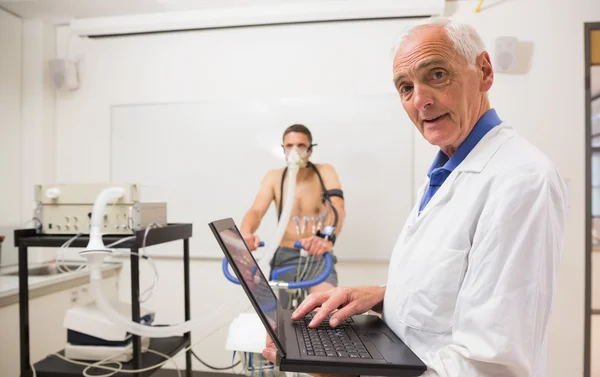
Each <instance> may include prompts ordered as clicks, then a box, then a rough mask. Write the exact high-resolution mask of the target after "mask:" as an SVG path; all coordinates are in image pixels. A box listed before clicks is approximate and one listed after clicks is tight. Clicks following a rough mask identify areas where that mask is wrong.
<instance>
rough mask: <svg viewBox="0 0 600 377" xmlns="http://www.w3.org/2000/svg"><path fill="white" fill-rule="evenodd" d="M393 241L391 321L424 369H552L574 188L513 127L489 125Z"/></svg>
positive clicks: (388, 296) (465, 375) (387, 305)
mask: <svg viewBox="0 0 600 377" xmlns="http://www.w3.org/2000/svg"><path fill="white" fill-rule="evenodd" d="M427 184H428V180H427V179H426V182H425V184H424V185H423V187H422V188H421V190H420V191H419V196H418V199H417V203H416V204H415V207H414V209H413V211H412V213H411V214H410V216H409V218H408V220H407V221H406V224H405V225H404V228H403V229H402V232H401V234H400V236H399V238H398V241H397V243H396V246H395V248H394V251H393V254H392V257H391V261H390V267H389V272H388V282H387V288H386V293H385V300H384V313H383V315H384V317H383V318H384V320H385V321H386V323H387V324H388V325H389V326H390V327H391V328H392V330H393V331H394V332H395V333H396V334H397V335H398V336H399V337H400V338H401V339H402V340H403V341H404V342H405V343H406V344H407V345H408V346H409V347H410V348H411V349H412V350H413V351H414V352H415V353H416V354H417V356H419V357H420V358H421V359H422V360H423V361H424V362H425V363H426V364H427V366H428V370H427V372H425V374H423V376H427V377H433V376H443V377H488V376H494V377H496V376H510V377H543V376H545V375H546V339H547V329H548V322H549V317H550V311H551V307H552V300H553V296H554V292H555V286H556V279H557V274H558V265H559V261H560V253H561V248H562V242H563V233H564V227H565V215H566V211H567V190H566V185H565V183H564V181H563V180H562V179H561V177H560V176H559V174H558V172H557V170H556V169H555V167H554V166H553V164H552V163H551V162H550V161H549V159H548V158H547V157H546V156H545V155H544V154H542V153H541V152H540V151H539V150H538V149H536V148H535V147H533V146H532V145H531V144H529V143H528V142H527V141H525V140H524V139H523V138H522V137H520V136H518V135H517V134H516V132H515V131H514V130H513V129H511V128H510V127H508V126H506V125H505V124H501V125H499V126H497V127H495V128H493V129H492V130H490V131H489V132H488V133H487V134H486V135H485V136H484V137H483V138H482V139H481V141H480V142H479V143H478V144H477V145H476V146H475V148H474V149H473V150H472V151H471V153H469V155H468V156H467V157H466V158H465V160H464V161H463V162H462V163H461V164H460V165H459V166H458V167H457V168H456V169H455V170H454V171H453V172H452V174H450V176H449V177H448V179H447V180H446V182H444V184H443V185H442V186H441V187H440V188H439V190H438V191H437V193H436V194H435V195H434V196H433V198H432V199H431V201H430V202H429V203H428V204H427V206H426V208H425V209H424V210H423V212H422V213H421V215H418V209H419V203H420V201H421V198H422V197H423V194H424V192H425V191H426V190H427Z"/></svg>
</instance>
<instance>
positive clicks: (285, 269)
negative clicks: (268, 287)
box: [271, 266, 296, 280]
mask: <svg viewBox="0 0 600 377" xmlns="http://www.w3.org/2000/svg"><path fill="white" fill-rule="evenodd" d="M294 269H296V266H287V267H283V268H279V269H277V270H273V272H272V273H271V278H272V279H273V280H277V279H279V275H281V274H283V273H284V272H288V271H292V270H294Z"/></svg>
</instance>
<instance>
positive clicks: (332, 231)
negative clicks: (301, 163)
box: [279, 161, 344, 239]
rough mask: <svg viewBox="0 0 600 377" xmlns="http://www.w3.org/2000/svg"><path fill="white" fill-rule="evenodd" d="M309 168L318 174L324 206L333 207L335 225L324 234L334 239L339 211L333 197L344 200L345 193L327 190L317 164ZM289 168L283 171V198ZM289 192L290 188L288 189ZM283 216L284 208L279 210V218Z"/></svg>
mask: <svg viewBox="0 0 600 377" xmlns="http://www.w3.org/2000/svg"><path fill="white" fill-rule="evenodd" d="M307 167H311V168H313V169H314V171H315V173H317V177H318V178H319V182H320V183H321V189H322V191H323V200H322V201H323V204H325V203H329V207H331V211H332V212H333V224H332V225H331V226H330V227H328V229H327V230H326V231H325V232H323V235H324V236H325V237H326V239H329V238H332V236H333V235H334V234H335V230H336V229H337V225H338V222H339V213H338V211H337V209H336V208H335V206H334V205H333V202H332V201H331V197H332V196H338V197H340V198H342V199H343V198H344V193H343V191H342V190H340V189H332V190H327V187H325V183H324V182H323V177H321V173H320V172H319V169H317V167H316V166H315V164H313V163H312V162H310V161H309V162H308V163H307ZM287 170H288V169H287V168H286V169H284V170H283V174H282V177H281V186H280V188H279V190H280V197H281V198H283V182H284V181H285V176H286V173H287ZM290 179H291V177H290ZM288 191H289V188H288ZM281 214H282V207H280V208H279V216H280V217H281Z"/></svg>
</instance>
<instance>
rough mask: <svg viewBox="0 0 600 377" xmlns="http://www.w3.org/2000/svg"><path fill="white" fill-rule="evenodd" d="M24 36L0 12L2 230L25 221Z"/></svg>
mask: <svg viewBox="0 0 600 377" xmlns="http://www.w3.org/2000/svg"><path fill="white" fill-rule="evenodd" d="M21 35H22V31H21V19H20V18H17V17H15V16H13V15H12V14H9V13H6V12H5V11H3V10H1V9H0V51H2V53H0V172H2V178H1V179H0V181H1V182H2V184H1V185H0V226H7V225H13V224H15V222H17V223H18V222H20V221H21V206H20V203H21V202H20V200H21V50H22V45H21Z"/></svg>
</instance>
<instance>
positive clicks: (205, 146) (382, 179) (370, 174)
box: [111, 95, 414, 260]
mask: <svg viewBox="0 0 600 377" xmlns="http://www.w3.org/2000/svg"><path fill="white" fill-rule="evenodd" d="M293 123H302V124H304V125H306V126H307V127H308V128H309V129H310V130H311V132H312V134H313V142H314V143H318V144H319V145H318V146H317V147H315V148H314V152H313V155H312V157H311V161H313V162H314V163H319V162H323V163H325V162H326V163H331V164H332V165H333V166H334V167H335V169H336V170H337V173H338V175H339V178H340V181H341V184H342V188H343V190H344V196H345V208H346V219H345V222H344V227H343V229H342V233H341V235H340V237H339V240H338V242H337V243H336V248H335V253H336V255H337V256H338V258H339V260H387V259H388V258H389V255H390V253H391V251H392V248H393V246H394V243H395V241H396V239H397V237H398V235H399V232H400V229H401V227H402V224H403V223H404V221H405V219H406V216H407V215H408V213H409V212H410V209H411V206H412V204H413V201H412V198H413V186H414V185H413V178H412V177H413V125H412V123H411V122H410V120H409V119H408V118H407V116H406V115H405V113H404V110H403V109H402V106H401V103H400V100H399V99H398V97H397V96H396V95H373V96H354V97H348V98H340V97H335V98H321V99H314V98H313V99H310V100H309V99H278V100H268V101H267V100H255V101H252V100H250V101H207V102H198V103H173V104H136V105H119V106H113V107H112V114H111V181H112V182H115V183H116V182H134V183H139V184H141V185H147V186H155V187H156V186H157V187H159V188H160V189H161V191H162V192H163V193H164V196H165V200H166V201H167V208H168V221H169V222H171V223H181V222H191V223H193V226H194V229H193V237H192V239H191V240H190V246H191V248H190V250H191V251H190V252H191V255H192V256H205V257H218V258H222V257H223V254H222V252H221V250H220V249H219V247H218V245H217V243H216V241H215V239H214V237H213V235H212V233H211V232H210V230H209V228H208V225H207V224H208V223H209V222H210V221H213V220H216V219H220V218H225V217H232V218H233V219H234V220H235V221H236V223H237V224H238V226H239V225H240V224H241V221H242V218H243V216H244V214H245V212H246V211H247V210H248V209H249V208H250V206H251V204H252V202H253V200H254V198H255V196H256V194H257V192H258V189H259V186H260V182H261V181H262V179H263V177H264V175H265V174H266V172H267V171H268V170H269V169H272V168H277V167H281V166H283V165H284V157H283V151H282V148H281V143H282V141H281V137H282V134H283V131H284V130H285V128H286V127H287V126H289V125H291V124H293ZM275 229H276V216H275V207H274V206H273V205H272V206H271V208H270V209H269V211H268V212H267V214H266V216H265V218H264V219H263V221H262V224H261V226H260V228H259V229H258V231H257V233H258V234H259V236H260V237H261V239H263V240H265V241H266V242H269V240H270V239H271V238H272V237H273V236H274V233H275ZM173 247H176V249H173V250H172V249H171V248H173ZM157 248H158V249H159V251H160V252H159V253H160V254H164V253H169V252H171V253H177V254H175V255H180V250H181V246H180V245H179V244H178V243H177V244H176V246H168V245H164V246H157ZM152 249H155V250H156V248H152ZM148 251H149V252H150V251H151V250H150V249H149V250H148Z"/></svg>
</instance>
